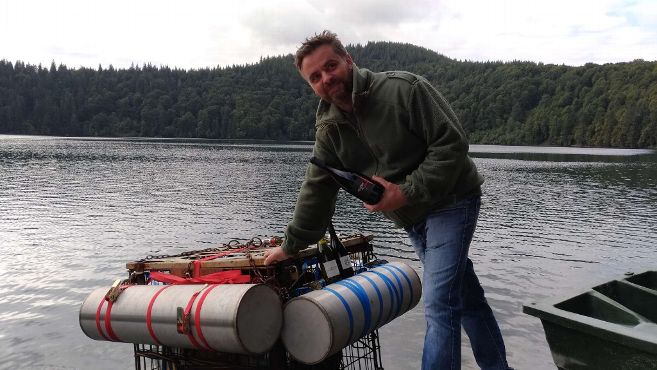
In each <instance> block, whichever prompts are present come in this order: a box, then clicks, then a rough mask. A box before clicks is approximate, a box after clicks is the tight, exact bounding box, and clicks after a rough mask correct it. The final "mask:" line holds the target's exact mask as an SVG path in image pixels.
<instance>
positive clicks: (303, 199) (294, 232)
mask: <svg viewBox="0 0 657 370" xmlns="http://www.w3.org/2000/svg"><path fill="white" fill-rule="evenodd" d="M327 142H328V139H327V136H326V132H325V128H323V129H319V130H318V132H317V135H316V140H315V147H314V148H313V155H314V156H316V157H318V158H320V159H322V160H323V161H325V162H327V163H336V161H337V159H336V158H335V157H334V155H333V154H332V153H333V152H332V150H331V146H330V145H327ZM338 190H339V187H338V185H337V184H336V183H335V181H333V179H332V178H331V177H330V176H329V175H328V174H327V173H326V171H324V170H322V169H320V168H319V167H317V166H314V165H309V166H308V167H307V168H306V176H305V180H304V182H303V184H302V185H301V189H300V190H299V196H298V198H297V203H296V206H295V207H294V215H293V216H292V221H291V222H290V223H289V224H288V226H287V228H286V230H285V241H284V243H283V245H282V247H277V248H273V249H272V250H271V251H269V252H267V254H266V258H265V264H270V263H272V262H275V261H282V260H285V259H287V258H289V257H290V256H292V255H294V254H296V253H297V252H298V251H299V250H301V249H304V248H306V247H307V246H308V245H310V244H313V243H315V242H317V241H318V240H319V239H321V238H322V236H324V233H325V232H326V228H327V227H328V223H329V220H330V219H331V217H332V216H333V212H334V210H335V200H336V198H337V193H338Z"/></svg>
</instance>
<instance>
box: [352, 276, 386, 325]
mask: <svg viewBox="0 0 657 370" xmlns="http://www.w3.org/2000/svg"><path fill="white" fill-rule="evenodd" d="M358 276H360V277H362V278H363V279H365V280H367V281H369V282H370V284H371V285H372V287H373V288H374V290H375V291H376V296H377V297H379V317H377V318H376V321H374V327H375V328H378V327H379V325H381V317H382V316H383V296H382V295H381V291H380V290H379V287H378V286H376V283H374V280H372V278H371V277H369V276H367V275H365V274H361V275H358Z"/></svg>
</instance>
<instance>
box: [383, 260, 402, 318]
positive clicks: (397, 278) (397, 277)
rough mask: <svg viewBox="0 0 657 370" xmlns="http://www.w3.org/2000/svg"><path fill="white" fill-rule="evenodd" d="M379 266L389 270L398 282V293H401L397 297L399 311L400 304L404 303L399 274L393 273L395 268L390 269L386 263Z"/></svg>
mask: <svg viewBox="0 0 657 370" xmlns="http://www.w3.org/2000/svg"><path fill="white" fill-rule="evenodd" d="M381 268H383V269H386V270H387V271H389V272H390V273H391V274H392V276H393V277H394V278H395V280H396V281H397V284H399V292H400V295H401V296H400V297H399V310H400V311H401V306H402V304H404V286H403V285H402V283H401V280H399V276H397V274H396V273H395V270H393V269H391V268H390V267H388V266H387V265H381ZM397 315H399V312H397Z"/></svg>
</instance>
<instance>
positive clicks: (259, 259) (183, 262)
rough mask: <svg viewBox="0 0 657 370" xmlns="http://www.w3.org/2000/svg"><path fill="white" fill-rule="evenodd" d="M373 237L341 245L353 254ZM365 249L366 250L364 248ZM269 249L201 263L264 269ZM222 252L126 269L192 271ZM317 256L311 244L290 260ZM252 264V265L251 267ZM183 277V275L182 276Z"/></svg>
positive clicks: (137, 264) (130, 264) (143, 263)
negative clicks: (195, 264) (203, 259)
mask: <svg viewBox="0 0 657 370" xmlns="http://www.w3.org/2000/svg"><path fill="white" fill-rule="evenodd" d="M373 239H374V237H373V236H372V235H367V236H363V235H357V236H352V237H347V238H344V239H341V240H342V243H343V244H344V245H345V247H346V248H347V250H348V251H349V252H352V253H355V252H360V251H364V250H367V248H369V246H368V243H369V242H370V241H372V240H373ZM364 247H366V248H364ZM267 249H269V247H257V248H254V249H251V250H248V251H243V252H236V253H234V254H230V255H226V256H222V257H219V258H215V259H212V260H208V261H203V262H202V268H203V269H217V270H218V271H220V270H222V269H240V268H251V267H252V266H255V267H265V263H264V262H265V257H264V253H265V251H266V250H267ZM219 253H222V252H207V251H206V252H201V253H199V254H194V255H189V256H184V257H180V256H178V257H167V258H162V259H152V260H145V261H134V262H128V263H126V268H127V269H128V270H131V271H145V270H146V271H150V270H153V271H162V270H169V271H171V272H172V273H173V270H176V271H177V272H179V271H189V272H191V271H193V269H194V266H193V261H195V260H198V259H201V258H205V257H209V256H212V255H215V254H219ZM315 255H317V245H316V244H313V245H311V246H309V247H308V248H306V249H303V250H301V251H299V253H297V254H296V255H294V256H292V257H291V258H293V259H295V258H309V257H313V256H315ZM252 263H253V265H252ZM176 275H178V274H176ZM183 275H184V274H183Z"/></svg>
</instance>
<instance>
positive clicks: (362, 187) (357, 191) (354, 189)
mask: <svg viewBox="0 0 657 370" xmlns="http://www.w3.org/2000/svg"><path fill="white" fill-rule="evenodd" d="M310 163H312V164H314V165H316V166H318V167H320V168H322V169H324V170H326V171H328V173H329V175H331V177H332V178H333V180H335V181H336V182H337V183H338V185H340V186H341V187H342V188H343V189H344V190H345V191H347V192H348V193H349V194H351V195H353V196H355V197H356V198H358V199H360V200H362V201H363V202H365V203H367V204H377V203H379V201H380V200H381V197H382V196H383V192H384V190H385V188H384V187H383V185H381V184H379V183H378V182H376V181H374V180H372V179H371V178H369V177H367V176H365V175H362V174H360V173H358V172H353V171H349V170H339V169H337V168H333V167H331V166H328V165H326V163H324V162H322V161H321V160H319V159H317V158H316V157H312V158H310Z"/></svg>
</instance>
